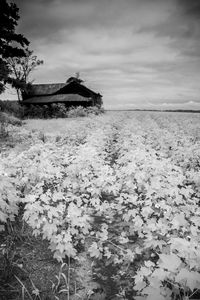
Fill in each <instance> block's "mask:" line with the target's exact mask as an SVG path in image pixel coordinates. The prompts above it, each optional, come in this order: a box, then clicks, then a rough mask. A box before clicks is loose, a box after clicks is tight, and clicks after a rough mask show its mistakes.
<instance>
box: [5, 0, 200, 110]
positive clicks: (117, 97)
mask: <svg viewBox="0 0 200 300" xmlns="http://www.w3.org/2000/svg"><path fill="white" fill-rule="evenodd" d="M15 2H16V4H17V6H18V7H19V9H20V17H21V18H20V21H19V26H18V31H19V32H20V33H23V34H24V35H25V36H26V37H27V38H28V39H29V40H30V42H31V43H30V48H31V49H33V50H34V52H35V54H36V55H37V56H38V58H40V59H43V60H44V65H43V66H40V67H39V68H38V69H37V70H36V71H35V72H34V73H33V75H32V79H35V83H50V82H65V81H66V79H67V78H68V77H70V76H74V75H75V73H76V72H80V76H81V78H82V79H84V80H85V83H84V84H85V85H87V86H88V87H90V88H92V89H93V90H95V91H97V92H100V93H101V94H102V95H103V100H104V106H105V108H108V109H109V108H111V109H112V108H114V109H124V108H133V109H134V108H153V109H162V108H163V109H177V108H179V109H186V108H187V109H200V1H199V0H34V1H32V0H15ZM10 97H12V95H11V94H10Z"/></svg>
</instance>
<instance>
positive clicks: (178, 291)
mask: <svg viewBox="0 0 200 300" xmlns="http://www.w3.org/2000/svg"><path fill="white" fill-rule="evenodd" d="M53 121H54V127H53V128H55V129H54V130H56V129H58V128H57V127H58V126H56V122H58V121H57V120H48V121H47V120H44V121H43V122H46V123H45V124H46V126H45V128H47V127H48V124H49V123H48V122H53ZM37 123H38V121H37ZM42 124H43V125H41V126H44V123H42ZM63 124H65V128H64V130H63V131H62V132H63V133H62V134H60V135H58V133H57V132H56V133H55V134H54V131H52V130H51V132H50V133H49V134H47V133H45V132H44V131H41V132H39V131H35V130H34V131H32V132H28V131H27V129H25V128H24V129H23V128H22V129H21V130H24V131H23V134H20V130H18V135H20V136H21V138H23V137H24V143H25V141H26V143H27V144H28V145H29V146H28V148H25V149H24V150H22V151H21V152H19V153H17V152H15V150H13V151H11V152H7V153H6V152H4V153H2V154H1V155H2V156H1V158H2V159H1V160H0V163H1V166H0V171H1V174H0V176H1V185H0V193H1V202H0V203H1V204H0V212H1V213H0V220H1V230H2V241H3V243H2V245H1V253H2V257H3V258H4V269H6V265H5V264H6V263H7V266H10V270H11V269H12V271H10V273H9V274H8V275H7V276H8V277H9V280H10V284H11V286H12V287H14V288H15V289H14V288H11V286H9V287H8V286H6V284H5V280H4V278H1V282H3V283H2V284H3V289H4V290H6V291H8V290H9V291H10V293H11V292H12V293H13V297H14V299H17V296H16V295H18V297H20V293H19V287H21V289H22V292H21V293H24V295H25V296H26V297H27V299H28V297H29V296H28V293H29V294H30V296H31V297H32V298H33V299H34V297H35V299H36V295H37V297H40V298H41V299H42V300H43V299H45V297H46V294H45V291H44V283H43V282H40V281H38V280H37V279H36V278H37V276H39V272H41V271H40V270H39V271H38V273H37V276H35V280H34V281H33V266H32V267H31V268H30V269H27V266H26V265H28V264H29V263H28V261H26V260H25V257H26V256H24V255H23V253H27V252H26V251H27V250H26V251H25V252H22V253H21V255H20V254H19V250H17V243H19V244H20V249H21V251H22V249H25V246H24V242H23V241H27V236H28V237H29V241H30V242H29V243H32V244H33V245H34V247H35V245H36V242H34V239H36V241H38V244H42V243H44V244H43V245H45V246H44V247H43V252H44V251H47V250H44V249H46V248H47V242H48V244H49V248H50V250H51V251H52V254H53V257H54V259H55V260H57V261H58V263H57V266H59V268H58V269H56V268H55V267H54V269H55V270H56V272H58V273H59V272H60V273H59V274H60V275H57V274H58V273H56V274H55V275H57V282H56V281H55V278H54V279H53V280H52V279H51V280H52V281H53V283H52V287H53V288H52V289H51V288H49V289H48V291H49V295H50V296H49V297H51V298H50V299H64V297H65V299H76V297H77V299H78V298H81V297H82V299H92V294H93V295H94V298H93V299H98V298H97V295H96V294H95V293H96V292H97V290H98V293H100V294H101V298H100V299H114V297H115V298H116V297H117V298H118V299H124V300H125V299H126V300H127V299H128V300H129V299H130V300H131V299H136V300H138V299H146V300H151V299H157V300H167V299H172V300H186V299H187V300H188V299H195V297H197V298H199V296H200V295H199V290H198V289H199V286H200V265H199V261H200V256H199V253H200V246H199V236H200V229H199V220H200V206H199V197H200V189H199V187H200V185H199V171H200V170H199V168H200V165H199V159H200V150H199V149H200V147H199V141H200V135H199V132H200V130H199V129H200V123H199V118H198V116H197V115H192V116H191V115H190V114H187V115H186V114H179V115H174V114H170V113H148V112H129V113H113V114H106V115H102V116H97V117H95V118H83V119H82V120H81V122H77V120H73V119H68V120H67V121H66V120H65V121H63ZM41 128H42V127H41ZM60 130H61V128H60ZM20 144H22V143H20ZM20 224H21V227H20V226H19V225H20ZM17 226H18V227H17ZM17 228H20V230H19V229H17ZM14 232H15V234H14ZM12 233H13V234H12ZM17 233H18V234H17ZM31 234H33V235H34V236H35V237H32V236H31ZM11 237H12V238H11ZM14 237H15V239H16V238H17V237H18V238H19V239H18V240H17V241H16V240H14ZM20 239H21V242H20ZM5 245H9V247H6V246H5ZM11 245H12V246H11ZM34 247H31V248H29V249H32V250H29V255H31V257H32V256H33V249H34ZM5 249H10V250H9V252H6V250H5ZM37 249H38V248H37ZM15 252H16V255H14V253H15ZM38 252H39V251H38ZM41 252H42V251H41ZM39 253H40V252H39ZM34 255H36V254H34ZM39 255H41V254H39ZM48 255H49V254H48ZM6 259H7V260H6ZM35 260H36V256H35ZM55 260H53V261H54V262H55ZM62 263H65V265H62ZM91 264H92V266H93V267H92V270H91V269H90V268H89V267H88V266H91ZM83 265H84V268H85V273H84V274H83V273H82V275H83V277H86V276H88V275H86V274H88V272H92V273H90V274H91V277H90V281H91V282H92V281H94V279H95V282H94V285H92V288H89V284H88V283H87V284H88V286H87V285H84V283H85V282H83V279H81V278H80V270H82V269H83V268H82V267H81V266H83ZM14 266H15V267H14ZM60 267H62V268H63V269H62V268H61V269H60ZM38 268H39V267H38V265H37V268H36V269H38ZM81 268H82V269H81ZM8 269H9V268H8V267H7V270H8ZM39 269H40V268H39ZM20 270H21V273H20ZM23 270H24V271H23ZM27 270H29V272H28V274H30V279H31V280H32V283H31V281H30V280H29V281H28V279H27V276H28V275H27V273H26V271H27ZM52 270H53V268H52V269H51V272H52ZM59 270H60V271H59ZM73 270H75V272H74V271H73ZM46 272H47V271H46ZM62 273H63V274H64V275H62ZM11 274H14V275H15V276H14V275H11ZM24 274H26V276H25V275H24ZM34 274H35V273H34ZM48 274H49V273H48ZM12 276H13V277H12ZM24 276H25V278H24ZM48 276H50V275H48ZM49 278H51V277H49ZM61 278H62V279H61ZM43 280H44V279H43ZM61 280H62V281H61ZM75 282H76V283H75ZM95 283H98V284H99V285H97V284H96V285H95ZM83 286H84V288H83ZM94 286H95V287H94ZM97 286H98V288H97ZM61 287H62V289H61ZM17 289H18V292H15V290H17ZM26 290H27V291H28V292H27V291H26ZM83 290H84V294H81V293H82V292H81V291H83ZM52 291H54V292H55V293H54V294H53V293H52ZM5 293H6V292H4V295H5ZM2 295H3V294H2ZM21 295H22V294H21ZM25 296H24V297H25ZM56 297H57V298H56ZM62 297H63V298H62ZM99 297H100V296H99ZM103 297H104V298H103ZM9 299H12V297H11V294H10V298H9ZM29 299H31V298H30V297H29ZM38 299H39V298H38Z"/></svg>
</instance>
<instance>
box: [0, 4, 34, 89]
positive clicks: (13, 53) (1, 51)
mask: <svg viewBox="0 0 200 300" xmlns="http://www.w3.org/2000/svg"><path fill="white" fill-rule="evenodd" d="M18 20H19V9H18V7H17V6H16V4H14V3H7V1H6V0H1V8H0V93H2V92H3V91H4V90H5V84H6V83H11V82H12V78H10V76H9V75H10V70H9V67H8V64H7V59H8V58H9V57H10V58H12V57H22V56H24V55H25V47H27V46H28V45H29V41H28V40H27V39H26V38H25V37H24V36H23V35H21V34H17V33H16V32H15V30H16V26H17V24H18Z"/></svg>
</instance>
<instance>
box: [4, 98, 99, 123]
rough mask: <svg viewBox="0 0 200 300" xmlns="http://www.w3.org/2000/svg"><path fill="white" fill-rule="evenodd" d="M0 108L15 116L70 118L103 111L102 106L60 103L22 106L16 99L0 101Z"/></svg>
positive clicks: (23, 117)
mask: <svg viewBox="0 0 200 300" xmlns="http://www.w3.org/2000/svg"><path fill="white" fill-rule="evenodd" d="M0 110H1V111H3V112H6V113H10V114H12V115H14V116H15V117H17V118H21V119H26V118H42V119H48V118H70V117H86V116H88V115H92V114H93V115H98V114H101V113H103V112H104V109H103V108H98V107H96V106H95V107H88V108H84V107H82V106H78V107H66V106H65V105H64V104H62V103H58V104H56V103H53V104H51V105H42V106H41V105H30V106H23V105H21V104H20V103H18V102H17V101H1V100H0Z"/></svg>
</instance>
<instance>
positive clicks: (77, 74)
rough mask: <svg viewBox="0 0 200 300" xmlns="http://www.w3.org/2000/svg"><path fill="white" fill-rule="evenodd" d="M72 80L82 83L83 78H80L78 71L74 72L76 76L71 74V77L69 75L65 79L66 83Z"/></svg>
mask: <svg viewBox="0 0 200 300" xmlns="http://www.w3.org/2000/svg"><path fill="white" fill-rule="evenodd" d="M73 81H75V82H77V83H82V82H84V80H82V79H81V78H80V73H79V72H77V73H76V77H74V76H72V77H69V78H68V79H67V83H70V82H73Z"/></svg>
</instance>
